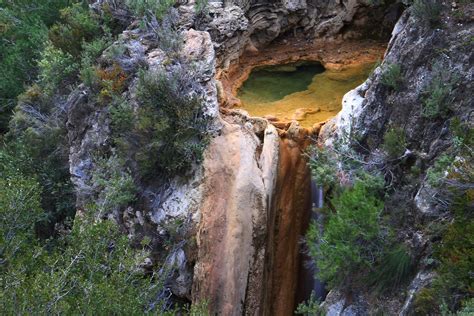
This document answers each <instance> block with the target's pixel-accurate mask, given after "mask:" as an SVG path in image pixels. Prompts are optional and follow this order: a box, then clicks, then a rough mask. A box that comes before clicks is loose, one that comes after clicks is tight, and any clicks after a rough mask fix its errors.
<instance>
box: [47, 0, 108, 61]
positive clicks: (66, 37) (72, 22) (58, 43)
mask: <svg viewBox="0 0 474 316" xmlns="http://www.w3.org/2000/svg"><path fill="white" fill-rule="evenodd" d="M101 34H102V30H101V28H100V25H99V19H98V17H97V16H96V15H94V14H93V13H92V11H91V10H90V9H89V8H88V5H87V4H86V3H85V2H83V3H75V4H73V5H71V6H69V7H67V8H64V9H62V10H61V20H60V22H59V23H56V24H55V25H53V26H52V27H51V28H50V30H49V38H50V40H51V42H52V43H53V45H54V46H55V47H56V48H59V49H61V50H62V51H64V52H65V53H68V54H70V55H71V56H74V57H78V56H79V55H80V54H81V51H82V44H83V42H90V41H92V40H93V39H94V38H96V37H97V36H100V35H101Z"/></svg>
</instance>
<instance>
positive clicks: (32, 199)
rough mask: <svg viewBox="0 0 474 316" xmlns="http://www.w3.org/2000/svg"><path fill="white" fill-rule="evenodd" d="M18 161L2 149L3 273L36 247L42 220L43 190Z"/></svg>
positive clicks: (0, 233)
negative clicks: (21, 168) (36, 238)
mask: <svg viewBox="0 0 474 316" xmlns="http://www.w3.org/2000/svg"><path fill="white" fill-rule="evenodd" d="M17 162H18V159H17V158H15V157H14V156H12V155H11V153H9V152H8V151H6V150H4V149H1V150H0V187H1V188H2V190H0V219H1V220H0V271H1V273H4V271H5V270H6V269H8V267H9V266H11V265H15V264H16V263H17V262H21V261H22V260H23V258H24V253H25V252H27V251H28V250H29V249H30V248H33V247H34V241H35V239H34V237H35V236H34V228H35V225H36V224H37V223H38V222H39V221H40V220H41V219H42V216H43V214H42V209H41V203H40V201H41V187H40V185H39V183H38V181H37V180H36V179H35V178H34V177H33V176H25V175H23V174H22V172H21V170H20V169H19V166H17V165H16V164H17Z"/></svg>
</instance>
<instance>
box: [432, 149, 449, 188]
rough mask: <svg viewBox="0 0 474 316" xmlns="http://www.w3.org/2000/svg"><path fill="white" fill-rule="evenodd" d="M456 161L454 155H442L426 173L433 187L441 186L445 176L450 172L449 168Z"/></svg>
mask: <svg viewBox="0 0 474 316" xmlns="http://www.w3.org/2000/svg"><path fill="white" fill-rule="evenodd" d="M453 162H454V157H452V156H449V155H446V154H444V155H440V156H439V157H438V158H437V159H436V161H435V163H434V165H433V166H432V167H431V168H429V169H428V172H427V173H426V176H427V181H428V184H429V185H431V186H433V187H440V186H441V184H442V182H443V181H441V180H442V179H443V178H445V177H446V176H447V174H448V173H449V169H450V167H451V166H452V164H453Z"/></svg>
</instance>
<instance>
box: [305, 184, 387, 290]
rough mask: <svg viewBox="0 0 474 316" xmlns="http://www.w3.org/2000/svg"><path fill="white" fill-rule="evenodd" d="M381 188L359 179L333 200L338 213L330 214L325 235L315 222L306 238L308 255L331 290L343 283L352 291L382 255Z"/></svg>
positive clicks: (319, 275) (325, 226) (325, 227)
mask: <svg viewBox="0 0 474 316" xmlns="http://www.w3.org/2000/svg"><path fill="white" fill-rule="evenodd" d="M378 189H380V182H379V181H375V180H374V179H367V180H366V181H362V180H357V181H356V182H355V184H354V186H353V187H352V188H348V189H346V190H344V191H343V192H342V193H341V194H340V195H339V196H336V197H334V198H333V199H332V203H333V205H334V209H335V212H333V213H330V214H328V219H327V222H326V224H325V225H324V231H323V233H322V234H321V233H320V232H319V227H318V226H317V225H316V224H315V223H312V224H311V225H310V228H309V230H308V232H307V235H306V238H307V243H308V249H309V253H310V255H311V257H312V258H313V260H315V262H317V263H318V268H319V272H318V277H319V278H321V279H322V280H324V281H326V282H328V284H329V286H330V287H334V286H337V285H342V284H344V287H345V288H351V286H352V285H354V283H356V281H357V280H358V281H360V280H361V279H362V278H364V277H366V276H367V273H368V272H369V271H370V270H371V269H372V267H373V266H374V265H375V263H376V262H377V261H378V260H380V258H381V256H382V254H383V249H384V246H385V245H384V240H383V237H382V234H381V233H382V232H381V226H380V213H381V211H382V209H383V201H382V200H381V199H380V198H379V197H378V193H377V191H378Z"/></svg>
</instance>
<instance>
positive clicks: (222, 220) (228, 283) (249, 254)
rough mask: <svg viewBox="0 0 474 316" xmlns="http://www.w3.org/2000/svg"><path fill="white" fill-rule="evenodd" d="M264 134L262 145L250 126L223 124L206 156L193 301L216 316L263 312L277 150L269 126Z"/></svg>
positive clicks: (275, 137)
mask: <svg viewBox="0 0 474 316" xmlns="http://www.w3.org/2000/svg"><path fill="white" fill-rule="evenodd" d="M264 133H265V135H264V138H263V144H262V141H261V140H259V139H258V138H257V137H256V135H255V134H254V132H253V130H252V124H251V123H249V124H244V125H240V124H232V123H228V122H224V125H223V129H222V130H221V133H220V135H219V136H217V137H216V138H214V139H213V140H212V141H211V143H210V145H209V148H208V150H207V152H206V157H205V161H204V182H203V186H204V192H203V199H202V201H201V207H200V209H201V212H202V215H201V216H202V217H201V221H200V224H199V230H198V235H197V243H198V248H199V252H198V258H197V263H196V266H195V268H194V283H193V300H196V301H200V300H202V299H208V300H209V301H210V309H211V311H213V312H215V313H217V314H219V315H242V314H244V312H246V311H247V312H249V313H250V312H251V311H252V312H251V314H253V312H257V311H259V310H260V309H261V298H260V297H261V295H262V293H263V291H264V289H265V288H264V284H263V283H262V276H261V274H262V271H263V269H262V268H263V263H264V260H265V255H266V249H265V240H266V216H267V213H268V208H269V202H270V201H271V195H272V193H273V182H274V179H275V175H276V168H277V164H278V160H277V159H278V155H277V154H275V153H276V152H277V151H278V145H279V144H278V141H277V139H278V135H277V133H276V130H275V128H274V127H273V126H271V125H269V126H268V127H267V128H266V129H265V132H264ZM260 151H261V153H260V154H258V152H260ZM257 314H258V313H257Z"/></svg>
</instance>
